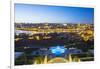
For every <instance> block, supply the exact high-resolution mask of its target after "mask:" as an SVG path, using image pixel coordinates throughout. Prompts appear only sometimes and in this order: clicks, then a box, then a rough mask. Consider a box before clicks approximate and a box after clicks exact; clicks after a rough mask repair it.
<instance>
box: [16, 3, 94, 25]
mask: <svg viewBox="0 0 100 69" xmlns="http://www.w3.org/2000/svg"><path fill="white" fill-rule="evenodd" d="M15 22H18V23H20V22H23V23H24V22H25V23H45V22H47V23H73V24H74V23H86V24H93V23H94V9H93V8H83V7H68V6H50V5H34V4H18V3H16V4H15Z"/></svg>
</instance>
